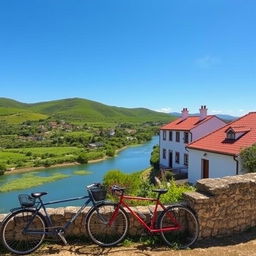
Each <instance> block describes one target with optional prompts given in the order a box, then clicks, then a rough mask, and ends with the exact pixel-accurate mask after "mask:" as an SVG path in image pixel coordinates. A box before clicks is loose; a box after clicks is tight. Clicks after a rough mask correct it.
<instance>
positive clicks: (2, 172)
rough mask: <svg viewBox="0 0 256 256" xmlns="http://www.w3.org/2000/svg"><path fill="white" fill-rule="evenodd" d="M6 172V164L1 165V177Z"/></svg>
mask: <svg viewBox="0 0 256 256" xmlns="http://www.w3.org/2000/svg"><path fill="white" fill-rule="evenodd" d="M5 171H6V165H5V164H4V163H0V175H3V174H4V172H5Z"/></svg>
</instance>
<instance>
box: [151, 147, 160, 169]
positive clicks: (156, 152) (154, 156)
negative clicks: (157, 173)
mask: <svg viewBox="0 0 256 256" xmlns="http://www.w3.org/2000/svg"><path fill="white" fill-rule="evenodd" d="M159 161H160V148H159V146H158V145H156V146H154V147H153V151H152V152H151V157H150V164H151V166H152V167H154V169H159Z"/></svg>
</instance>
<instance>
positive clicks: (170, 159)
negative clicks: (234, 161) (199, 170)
mask: <svg viewBox="0 0 256 256" xmlns="http://www.w3.org/2000/svg"><path fill="white" fill-rule="evenodd" d="M199 111H200V115H199V116H189V113H188V109H187V108H183V110H182V112H181V118H178V119H177V120H175V121H173V122H171V123H169V124H166V125H164V126H162V127H161V128H160V165H161V166H162V167H164V168H170V169H178V170H179V171H180V172H186V173H187V170H188V165H189V154H188V151H187V150H186V146H187V145H188V144H189V143H191V142H193V141H195V140H197V139H199V138H201V137H203V136H205V135H207V134H209V133H211V132H213V131H215V130H217V129H219V128H220V127H223V126H225V125H226V123H225V122H224V121H222V120H221V119H219V118H218V117H217V116H214V115H207V108H206V106H201V108H200V109H199Z"/></svg>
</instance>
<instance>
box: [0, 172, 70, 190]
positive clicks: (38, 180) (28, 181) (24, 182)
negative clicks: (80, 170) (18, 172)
mask: <svg viewBox="0 0 256 256" xmlns="http://www.w3.org/2000/svg"><path fill="white" fill-rule="evenodd" d="M67 177H69V175H67V174H62V173H57V174H53V175H51V176H48V177H42V176H37V175H36V174H35V173H26V174H23V175H22V176H21V178H19V179H15V180H12V181H10V182H8V183H6V184H4V185H2V186H1V187H0V192H9V191H14V190H22V189H28V188H32V187H37V186H40V185H43V184H44V183H49V182H54V181H57V180H60V179H64V178H67Z"/></svg>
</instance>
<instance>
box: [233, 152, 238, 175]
mask: <svg viewBox="0 0 256 256" xmlns="http://www.w3.org/2000/svg"><path fill="white" fill-rule="evenodd" d="M237 157H238V156H236V155H235V156H233V159H234V161H235V162H236V175H238V174H239V173H238V172H239V161H238V160H237Z"/></svg>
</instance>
